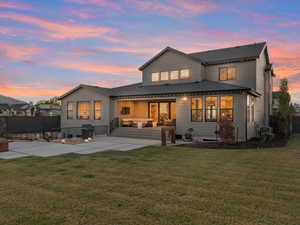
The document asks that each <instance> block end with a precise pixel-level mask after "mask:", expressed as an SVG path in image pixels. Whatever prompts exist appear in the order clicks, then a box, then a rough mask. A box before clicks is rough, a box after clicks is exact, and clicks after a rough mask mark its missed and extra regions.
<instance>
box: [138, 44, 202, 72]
mask: <svg viewBox="0 0 300 225" xmlns="http://www.w3.org/2000/svg"><path fill="white" fill-rule="evenodd" d="M168 51H171V52H174V53H176V54H178V55H182V56H184V57H187V58H189V59H191V60H193V61H196V62H198V63H201V60H199V59H197V58H194V57H192V56H191V55H189V54H186V53H184V52H181V51H179V50H177V49H175V48H171V47H166V48H164V49H163V50H162V51H160V52H159V53H158V54H156V55H155V56H153V57H152V58H151V59H150V60H148V61H147V62H146V63H144V64H143V65H142V66H141V67H140V68H139V70H143V69H145V68H146V67H147V66H149V65H150V64H151V63H152V62H153V61H155V60H156V59H157V58H159V57H160V56H162V55H163V54H165V53H166V52H168Z"/></svg>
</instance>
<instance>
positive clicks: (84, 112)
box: [77, 102, 90, 120]
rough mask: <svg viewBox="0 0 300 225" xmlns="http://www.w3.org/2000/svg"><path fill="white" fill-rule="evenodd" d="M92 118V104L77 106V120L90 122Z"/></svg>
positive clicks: (80, 103)
mask: <svg viewBox="0 0 300 225" xmlns="http://www.w3.org/2000/svg"><path fill="white" fill-rule="evenodd" d="M89 118H90V103H89V102H79V103H78V105H77V119H79V120H88V119H89Z"/></svg>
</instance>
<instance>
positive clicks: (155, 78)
mask: <svg viewBox="0 0 300 225" xmlns="http://www.w3.org/2000/svg"><path fill="white" fill-rule="evenodd" d="M151 79H152V81H159V73H152V74H151Z"/></svg>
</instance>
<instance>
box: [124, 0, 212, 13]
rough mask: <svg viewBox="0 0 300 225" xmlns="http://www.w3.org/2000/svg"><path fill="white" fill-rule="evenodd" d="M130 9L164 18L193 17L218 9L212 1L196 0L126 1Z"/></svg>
mask: <svg viewBox="0 0 300 225" xmlns="http://www.w3.org/2000/svg"><path fill="white" fill-rule="evenodd" d="M127 1H128V3H130V4H131V6H132V7H134V8H137V9H139V10H141V11H145V12H152V13H157V14H161V15H165V16H172V17H178V16H195V15H198V14H203V13H207V12H211V11H214V10H216V9H217V8H218V6H217V4H215V3H214V2H213V1H208V0H204V1H196V0H165V1H145V0H127Z"/></svg>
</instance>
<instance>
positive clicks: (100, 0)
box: [66, 0, 122, 11]
mask: <svg viewBox="0 0 300 225" xmlns="http://www.w3.org/2000/svg"><path fill="white" fill-rule="evenodd" d="M66 1H67V2H73V3H78V4H85V5H95V6H100V7H107V8H113V9H115V10H119V11H121V10H122V8H121V6H120V5H118V4H116V3H114V2H113V1H109V0H66Z"/></svg>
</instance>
